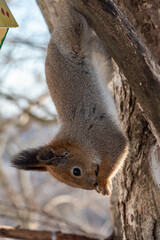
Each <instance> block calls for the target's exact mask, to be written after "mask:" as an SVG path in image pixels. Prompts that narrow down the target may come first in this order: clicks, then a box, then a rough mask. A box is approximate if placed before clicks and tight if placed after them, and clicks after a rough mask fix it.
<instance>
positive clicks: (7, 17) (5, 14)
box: [0, 0, 18, 49]
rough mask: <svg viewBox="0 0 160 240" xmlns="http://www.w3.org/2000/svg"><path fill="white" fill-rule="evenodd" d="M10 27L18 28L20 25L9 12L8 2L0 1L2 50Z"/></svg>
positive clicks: (0, 39) (0, 44) (0, 40)
mask: <svg viewBox="0 0 160 240" xmlns="http://www.w3.org/2000/svg"><path fill="white" fill-rule="evenodd" d="M10 27H18V23H17V22H16V20H15V18H14V17H13V15H12V13H11V11H10V10H9V8H8V6H7V4H6V2H5V1H4V0H0V49H1V47H2V44H3V42H4V39H5V37H6V35H7V32H8V30H9V28H10Z"/></svg>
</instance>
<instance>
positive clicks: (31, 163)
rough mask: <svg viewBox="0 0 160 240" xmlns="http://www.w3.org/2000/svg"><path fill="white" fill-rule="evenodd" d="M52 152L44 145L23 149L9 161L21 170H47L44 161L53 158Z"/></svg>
mask: <svg viewBox="0 0 160 240" xmlns="http://www.w3.org/2000/svg"><path fill="white" fill-rule="evenodd" d="M51 153H52V152H51V151H50V150H49V151H48V149H47V148H45V147H39V148H33V149H27V150H24V151H22V152H20V153H18V154H16V155H15V156H14V157H13V158H12V159H11V163H12V166H13V167H16V168H18V169H23V170H33V171H47V168H46V166H45V165H46V164H45V161H47V160H50V159H51V158H53V154H51Z"/></svg>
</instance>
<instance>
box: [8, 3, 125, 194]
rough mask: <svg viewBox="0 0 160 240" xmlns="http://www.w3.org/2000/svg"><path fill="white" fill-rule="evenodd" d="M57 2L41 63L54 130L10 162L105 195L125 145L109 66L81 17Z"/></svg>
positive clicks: (106, 56) (91, 32)
mask: <svg viewBox="0 0 160 240" xmlns="http://www.w3.org/2000/svg"><path fill="white" fill-rule="evenodd" d="M59 4H60V5H59V6H60V7H59V9H60V11H59V19H58V21H57V22H56V25H55V28H54V31H53V33H52V36H51V40H50V43H49V45H48V51H47V57H46V62H45V72H46V81H47V85H48V88H49V92H50V95H51V98H52V100H53V102H54V104H55V106H56V109H57V113H58V121H59V130H58V133H57V134H56V136H55V137H54V139H53V140H52V141H51V142H50V143H49V144H47V145H45V146H41V147H38V148H34V149H27V150H24V151H22V152H20V153H18V154H17V155H16V156H14V157H13V159H12V160H11V161H12V164H13V166H15V167H16V168H18V169H23V170H35V171H48V172H49V173H50V174H51V175H52V176H53V177H55V178H57V179H58V180H59V181H61V182H63V183H65V184H67V185H69V186H72V187H75V188H82V189H88V190H92V189H95V190H96V191H97V192H99V193H102V194H103V195H106V194H107V195H110V193H111V190H112V184H111V179H112V177H113V176H114V175H115V174H116V172H117V171H118V170H119V169H120V167H121V166H122V165H123V163H124V161H125V159H126V156H127V154H128V147H129V144H128V140H127V137H126V134H125V133H124V132H123V130H122V128H121V126H120V122H119V120H118V116H117V111H116V108H115V105H114V101H113V99H112V97H111V94H110V93H109V91H108V89H107V88H106V85H105V83H109V82H110V81H111V80H112V77H113V65H112V62H111V58H110V56H109V55H108V53H107V52H106V50H105V48H104V46H103V44H102V43H101V41H100V39H99V38H98V37H97V36H96V34H95V33H94V32H93V30H92V29H91V27H90V26H89V25H88V23H87V21H86V19H85V17H84V16H82V15H81V14H80V13H79V12H78V11H76V10H75V9H74V7H73V6H72V4H71V3H70V1H68V0H61V1H60V3H59Z"/></svg>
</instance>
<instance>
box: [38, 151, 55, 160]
mask: <svg viewBox="0 0 160 240" xmlns="http://www.w3.org/2000/svg"><path fill="white" fill-rule="evenodd" d="M54 157H55V154H54V153H53V152H52V150H51V149H50V148H46V149H44V150H42V151H41V152H40V153H39V154H38V156H37V158H38V160H39V161H42V162H45V161H47V160H52V159H53V158H54Z"/></svg>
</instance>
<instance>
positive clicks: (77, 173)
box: [72, 167, 82, 177]
mask: <svg viewBox="0 0 160 240" xmlns="http://www.w3.org/2000/svg"><path fill="white" fill-rule="evenodd" d="M81 174H82V170H81V168H79V167H73V168H72V175H74V177H80V176H81Z"/></svg>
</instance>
